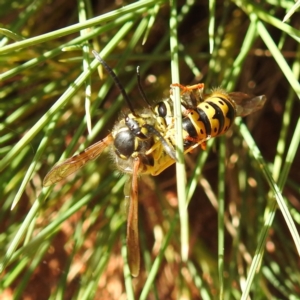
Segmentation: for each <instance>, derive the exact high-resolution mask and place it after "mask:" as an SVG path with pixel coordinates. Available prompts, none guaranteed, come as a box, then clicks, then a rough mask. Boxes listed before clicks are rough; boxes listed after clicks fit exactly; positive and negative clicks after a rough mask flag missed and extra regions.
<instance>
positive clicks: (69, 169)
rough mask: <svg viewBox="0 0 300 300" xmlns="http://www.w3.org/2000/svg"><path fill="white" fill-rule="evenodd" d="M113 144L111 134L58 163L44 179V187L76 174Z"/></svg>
mask: <svg viewBox="0 0 300 300" xmlns="http://www.w3.org/2000/svg"><path fill="white" fill-rule="evenodd" d="M112 142H113V137H112V135H111V134H109V135H108V136H107V137H105V138H104V139H103V140H101V141H99V142H97V143H95V144H93V145H91V146H90V147H88V148H86V149H85V150H84V151H82V152H80V153H79V154H77V155H74V156H73V157H70V158H68V159H67V160H65V161H63V162H59V163H57V164H56V165H55V166H54V167H53V168H52V169H51V170H50V171H49V173H48V174H47V175H46V177H45V178H44V181H43V186H50V185H52V184H55V183H57V182H59V181H60V180H62V179H63V178H65V177H67V176H69V175H71V174H72V173H74V172H76V171H77V170H79V169H80V168H81V167H83V166H84V165H85V164H86V163H87V162H89V161H91V160H93V159H95V158H97V157H98V156H99V155H100V154H101V153H102V151H103V150H104V149H105V148H106V147H107V146H109V145H110V144H111V143H112Z"/></svg>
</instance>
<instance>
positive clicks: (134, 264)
mask: <svg viewBox="0 0 300 300" xmlns="http://www.w3.org/2000/svg"><path fill="white" fill-rule="evenodd" d="M139 166H140V159H139V158H138V157H137V158H136V160H135V161H134V167H133V173H132V182H131V189H130V202H129V209H128V216H127V252H128V264H129V268H130V273H131V275H132V276H134V277H136V276H138V275H139V272H140V245H139V232H138V170H139ZM125 193H126V192H125ZM125 196H126V195H125Z"/></svg>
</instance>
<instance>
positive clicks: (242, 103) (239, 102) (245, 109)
mask: <svg viewBox="0 0 300 300" xmlns="http://www.w3.org/2000/svg"><path fill="white" fill-rule="evenodd" d="M229 96H230V98H231V99H232V100H233V101H234V103H235V104H236V112H237V115H238V116H240V117H245V116H247V115H250V114H252V113H254V112H256V111H257V110H260V109H261V108H262V107H263V106H264V104H265V102H266V101H267V97H266V96H265V95H261V96H256V97H255V96H250V95H247V94H244V93H241V92H232V93H229Z"/></svg>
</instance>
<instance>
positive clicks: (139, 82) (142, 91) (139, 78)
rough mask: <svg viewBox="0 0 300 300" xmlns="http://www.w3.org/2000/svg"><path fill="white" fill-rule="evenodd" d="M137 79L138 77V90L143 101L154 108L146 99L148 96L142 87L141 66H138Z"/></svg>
mask: <svg viewBox="0 0 300 300" xmlns="http://www.w3.org/2000/svg"><path fill="white" fill-rule="evenodd" d="M136 77H137V82H138V88H139V91H140V94H141V96H142V98H143V100H144V101H145V102H146V103H147V104H148V106H149V107H150V108H152V106H151V104H150V102H149V101H148V99H147V97H146V94H145V93H144V90H143V88H142V85H141V76H140V66H137V68H136Z"/></svg>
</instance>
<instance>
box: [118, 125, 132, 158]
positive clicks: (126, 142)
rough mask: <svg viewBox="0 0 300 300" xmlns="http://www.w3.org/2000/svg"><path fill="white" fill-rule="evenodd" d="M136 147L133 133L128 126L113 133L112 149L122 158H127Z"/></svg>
mask: <svg viewBox="0 0 300 300" xmlns="http://www.w3.org/2000/svg"><path fill="white" fill-rule="evenodd" d="M135 148H136V140H135V135H134V134H133V132H132V131H130V129H129V128H127V127H124V128H122V129H119V131H118V132H117V133H116V135H115V140H114V150H115V152H116V154H117V155H118V156H119V157H120V158H122V159H128V158H129V157H130V156H131V155H132V153H133V152H134V151H135Z"/></svg>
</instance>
